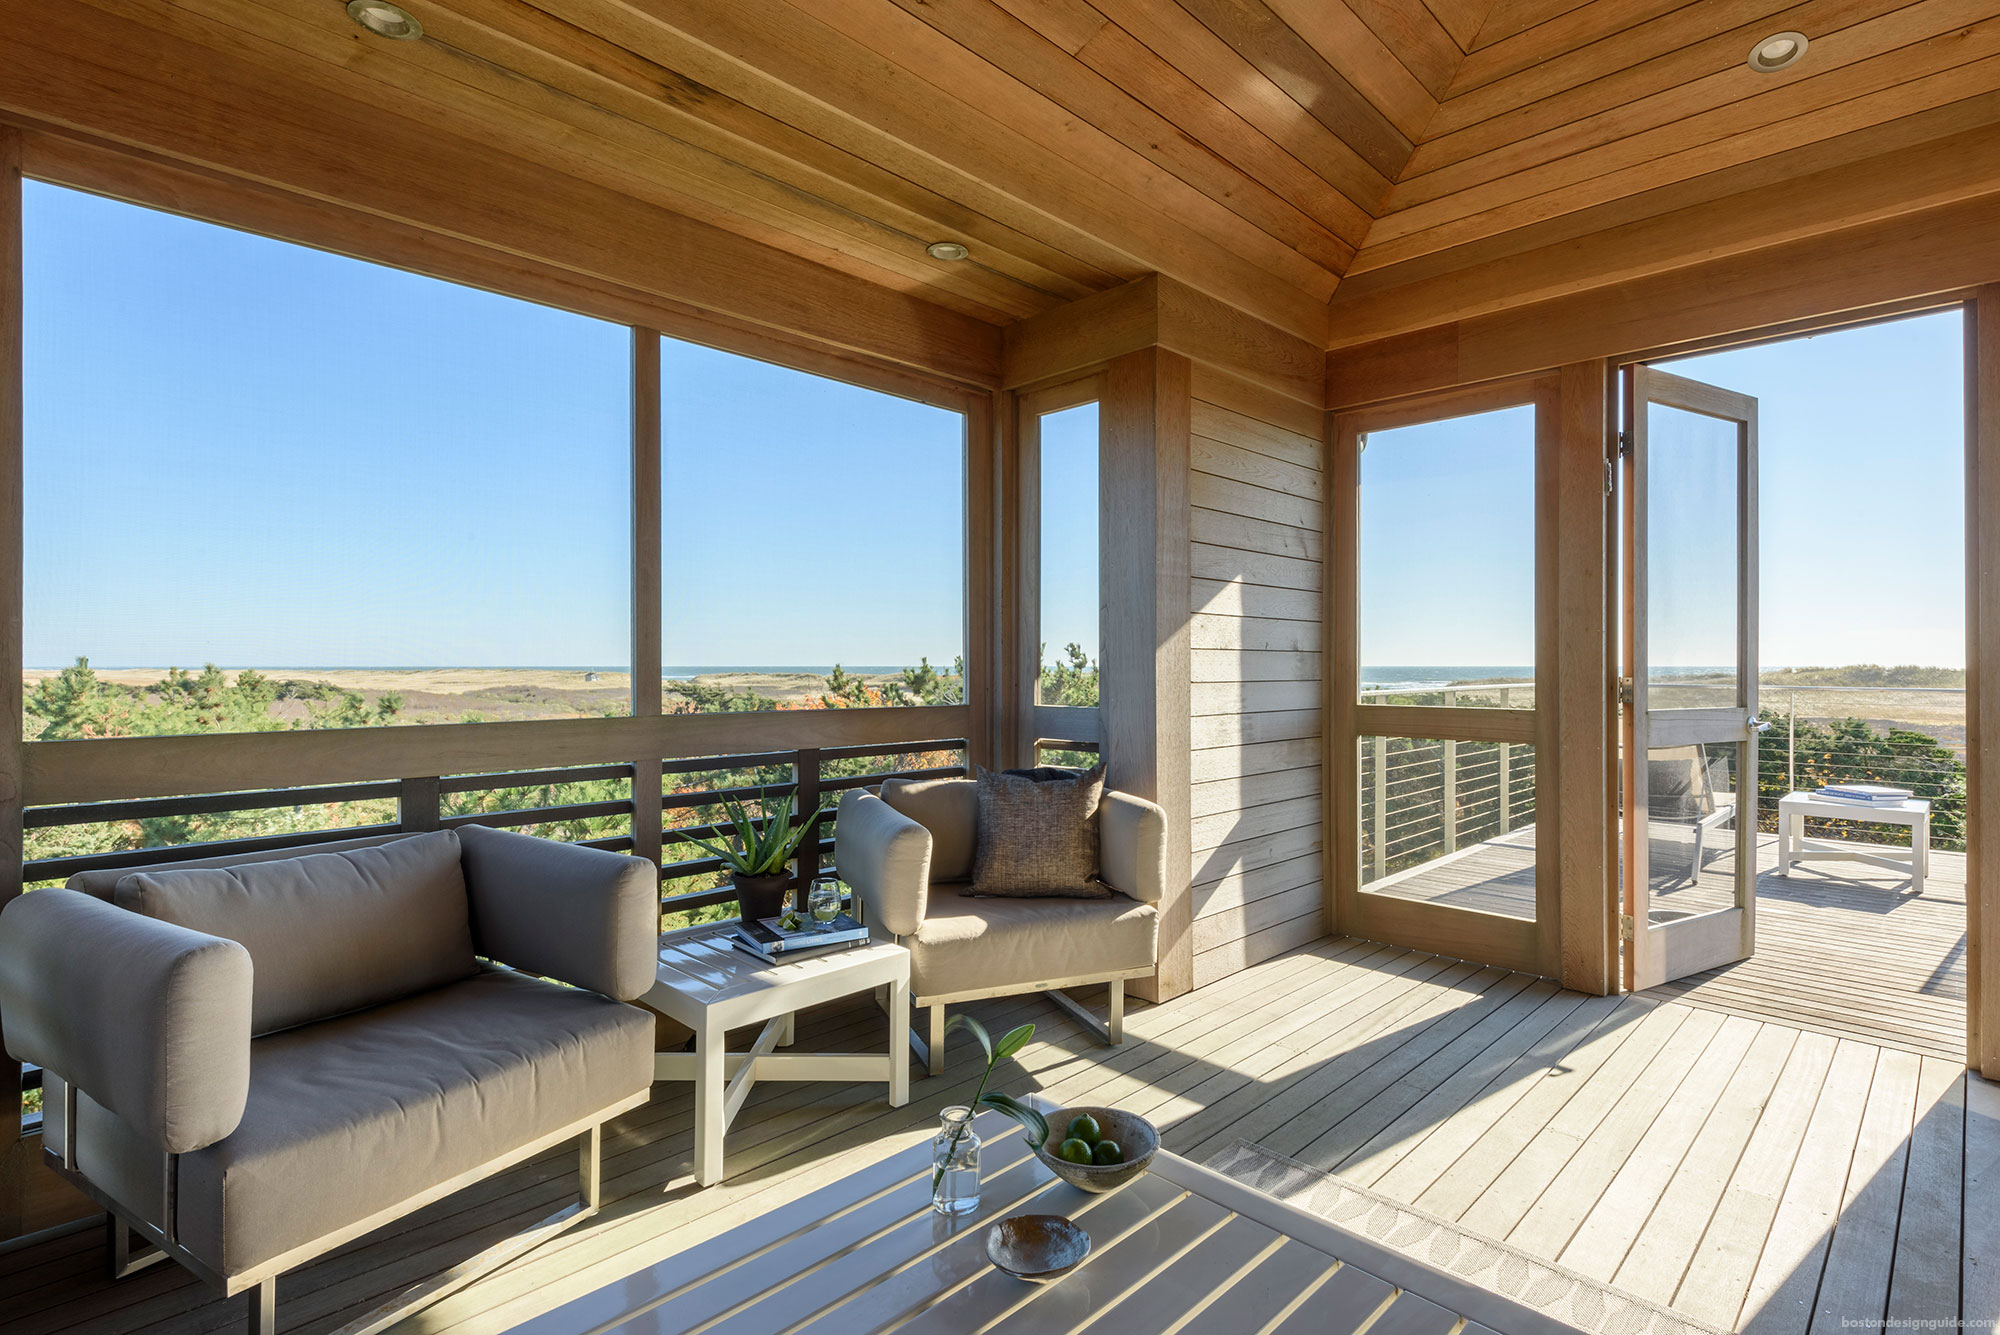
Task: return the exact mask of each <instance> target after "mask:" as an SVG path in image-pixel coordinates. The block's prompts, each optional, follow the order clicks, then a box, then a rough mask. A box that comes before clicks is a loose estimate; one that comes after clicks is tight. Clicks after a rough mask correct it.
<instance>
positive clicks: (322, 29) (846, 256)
mask: <svg viewBox="0 0 2000 1335" xmlns="http://www.w3.org/2000/svg"><path fill="white" fill-rule="evenodd" d="M77 2H78V3H91V4H95V5H96V7H98V8H100V9H103V10H105V11H106V12H108V13H113V14H125V15H126V16H129V17H132V18H134V19H135V21H139V22H143V23H144V24H145V25H146V26H147V27H149V28H154V29H157V30H159V31H162V32H167V33H171V34H173V35H175V36H178V37H181V38H184V39H185V40H187V41H190V42H193V43H196V44H199V45H204V46H209V47H223V48H227V49H231V50H233V51H234V52H235V53H237V54H240V55H245V56H249V57H251V58H254V59H256V60H257V61H258V62H259V63H262V64H268V65H269V66H270V67H271V68H273V69H277V70H282V71H283V72H284V73H285V74H286V75H287V76H288V77H289V78H291V79H293V80H296V81H298V82H300V83H302V84H305V85H309V86H311V87H313V88H317V89H320V90H322V91H325V92H328V93H331V94H334V95H338V96H348V97H353V98H355V99H357V100H359V101H361V102H363V103H365V104H367V105H368V106H371V107H374V108H376V109H378V110H381V111H387V112H392V113H395V114H398V115H403V116H407V117H409V118H411V119H413V120H422V121H426V122H429V123H431V124H434V125H437V126H438V127H440V128H442V129H446V130H449V131H451V132H453V133H455V134H460V135H463V136H465V137H466V138H469V139H473V140H476V141H478V142H481V143H484V144H486V145H487V146H489V147H491V148H495V149H499V150H501V151H503V152H508V153H512V154H515V155H518V156H521V157H525V158H529V159H530V160H533V161H536V162H542V163H545V164H547V165H548V166H550V167H553V168H555V169H557V170H559V171H562V172H564V173H566V174H568V175H571V176H575V177H577V178H579V179H582V180H587V181H591V182H594V183H595V184H598V185H602V186H605V187H606V188H608V189H612V190H616V191H618V192H619V193H621V194H625V195H629V196H631V197H632V198H634V199H640V200H644V201H646V202H648V203H651V204H656V205H659V206H660V207H662V208H667V209H672V210H674V211H675V212H677V213H682V214H685V215H687V216H688V217H690V218H695V219H698V220H700V221H702V222H706V223H710V224H713V225H715V226H718V227H722V228H725V229H727V230H729V231H733V232H736V233H738V234H740V235H743V236H746V237H748V238H749V239H751V240H753V241H760V242H762V243H764V244H766V245H770V246H774V247H777V248H779V249H784V250H789V251H792V252H793V253H795V254H798V255H800V256H802V257H803V258H805V259H809V260H812V261H813V262H815V263H818V264H824V265H826V266H827V267H829V268H832V269H837V270H840V271H842V272H845V273H848V274H851V275H852V276H854V277H856V278H859V279H861V280H862V281H864V282H869V283H873V284H876V285H878V286H881V287H887V288H891V289H894V290H899V291H905V292H911V293H913V294H918V295H921V296H923V297H924V298H925V299H926V300H931V301H936V302H938V303H939V304H940V305H944V306H947V307H949V308H951V309H953V310H957V311H959V312H961V313H963V314H966V315H971V316H973V317H974V318H976V319H981V320H985V321H986V322H988V323H990V324H1005V323H1007V322H1009V321H1011V320H1015V319H1019V318H1020V317H1022V316H1024V315H1032V314H1034V313H1035V312H1037V311H1041V310H1046V309H1047V308H1048V307H1050V306H1051V305H1055V304H1058V303H1060V302H1061V301H1064V300H1068V299H1071V298H1073V297H1074V296H1075V295H1077V294H1076V293H1075V292H1068V293H1057V292H1050V291H1047V290H1043V289H1040V288H1036V287H1034V286H1032V285H1030V284H1027V283H1023V282H1020V281H1018V280H1015V279H1013V278H1011V277H1009V276H1007V275H1005V274H1002V273H999V272H997V271H995V270H992V269H989V268H985V267H983V266H979V265H945V264H940V263H938V262H937V261H935V260H933V259H931V258H930V257H929V256H927V255H925V254H924V251H923V246H924V240H921V239H918V238H916V237H912V236H909V235H906V234H902V233H899V232H897V231H895V230H894V229H891V228H888V227H884V226H882V225H880V224H878V223H876V222H874V221H873V220H872V219H871V218H869V217H868V215H867V214H865V213H862V212H858V211H856V210H853V209H849V208H842V207H837V206H835V205H833V204H831V203H829V202H828V201H826V200H824V199H821V198H819V197H816V196H814V195H812V194H810V193H809V192H808V191H806V190H804V189H800V188H797V187H794V186H790V185H787V184H785V183H783V182H781V181H779V180H778V179H776V178H774V177H772V176H769V175H766V174H764V173H761V172H756V171H751V170H747V169H746V168H745V167H743V166H742V165H741V164H739V163H737V162H735V161H732V160H730V159H728V158H725V157H722V156H719V155H717V154H715V153H713V152H710V151H708V150H706V149H703V148H698V147H695V146H693V145H691V144H689V143H687V142H686V141H685V140H683V139H681V138H679V137H677V136H674V135H672V134H668V133H664V132H662V131H660V130H659V129H657V128H655V127H654V126H652V125H650V124H648V123H646V121H645V120H643V119H637V118H635V117H634V116H627V115H623V114H620V112H619V111H614V110H612V109H611V108H610V107H609V106H607V105H606V104H605V103H603V102H599V101H593V100H587V99H584V98H580V97H576V96H572V95H570V94H568V93H566V92H563V91H561V90H559V89H557V88H554V87H551V86H549V85H547V84H543V83H541V82H538V81H536V80H534V79H532V78H528V77H525V76H523V75H521V74H519V73H516V72H514V71H513V70H511V69H508V68H506V67H503V66H501V65H498V64H495V63H493V62H490V61H487V60H483V59H480V58H477V57H471V56H468V55H467V53H465V52H463V51H461V50H459V49H456V48H454V47H452V46H450V45H447V44H446V41H445V39H444V38H443V37H442V36H441V35H437V34H435V33H434V31H433V29H426V36H427V37H430V38H432V40H426V41H423V42H374V41H369V40H368V39H367V38H366V36H365V35H363V34H362V33H361V32H360V31H359V30H358V29H356V28H355V26H354V24H353V23H352V22H351V21H350V20H349V19H348V18H347V15H346V13H345V12H344V11H343V10H341V9H340V8H339V7H337V6H331V5H328V6H313V7H309V8H304V9H302V8H301V7H300V6H298V5H296V4H290V3H276V4H273V3H267V0H178V3H176V4H175V5H172V6H168V7H163V8H159V9H156V10H149V9H146V8H143V7H140V6H136V5H133V4H131V3H129V0H77ZM450 17H451V16H449V15H433V16H432V18H433V20H434V21H435V20H438V19H443V20H446V21H447V22H448V20H449V19H450ZM437 26H446V24H443V23H435V22H434V27H437ZM653 105H659V104H658V103H654V104H653ZM623 110H626V111H632V112H634V113H636V114H637V115H638V116H643V115H644V113H645V112H646V110H647V107H646V105H644V104H643V102H642V104H641V105H639V106H636V107H634V106H631V105H629V104H628V105H625V106H624V107H623Z"/></svg>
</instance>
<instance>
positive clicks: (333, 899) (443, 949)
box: [113, 830, 479, 1034]
mask: <svg viewBox="0 0 2000 1335" xmlns="http://www.w3.org/2000/svg"><path fill="white" fill-rule="evenodd" d="M113 897H114V899H115V900H116V902H117V903H118V905H119V906H120V907H122V908H127V909H131V910H132V911H134V912H137V913H143V914H145V915H147V916H148V917H152V918H159V919H162V920H163V921H166V922H171V923H177V924H179V925H180V926H182V927H188V928H192V929H193V930H195V931H197V932H206V933H208V934H209V935H211V936H221V937H227V938H228V939H230V940H232V941H238V942H241V943H242V945H243V947H244V948H245V949H246V950H248V951H249V952H250V963H251V967H252V970H253V978H252V987H251V1000H250V1030H251V1033H253V1034H269V1033H274V1032H276V1031H277V1030H280V1029H290V1028H292V1027H293V1026H294V1025H301V1024H307V1023H309V1022H311V1021H313V1020H324V1019H328V1018H330V1017H332V1016H335V1015H345V1014H346V1013H347V1012H349V1011H356V1010H361V1009H363V1008H364V1007H368V1006H377V1005H380V1004H382V1003H383V1002H387V1001H394V1000H396V999H398V998H400V997H406V996H409V995H411V994H412V993H415V992H422V991H425V990H426V989H429V988H433V987H441V986H443V985H444V984H446V983H450V982H455V981H457V980H459V979H461V978H468V977H470V976H471V975H472V974H473V973H475V972H476V971H477V970H478V967H479V966H478V963H477V961H476V960H475V959H474V958H473V953H472V927H471V920H470V915H469V913H468V911H467V907H466V895H465V874H464V872H463V871H462V870H461V869H460V866H459V859H458V836H457V835H456V834H454V833H453V832H452V831H450V830H440V831H438V832H436V833H434V834H423V835H417V836H414V837H412V838H408V839H398V840H395V841H394V842H391V843H384V844H379V845H376V846H374V847H370V848H355V849H349V850H347V851H345V852H340V853H311V854H307V855H306V856H304V857H294V858H284V859H280V860H276V861H271V862H251V863H241V864H238V865H236V866H233V867H207V868H191V869H183V870H172V871H146V872H135V873H133V874H132V875H130V876H127V877H125V878H124V879H123V880H121V881H120V882H118V887H117V889H116V891H115V892H114V896H113Z"/></svg>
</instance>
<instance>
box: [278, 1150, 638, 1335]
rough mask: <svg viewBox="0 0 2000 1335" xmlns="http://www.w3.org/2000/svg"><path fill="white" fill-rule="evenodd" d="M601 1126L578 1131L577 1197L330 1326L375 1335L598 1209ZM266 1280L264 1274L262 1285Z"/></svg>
mask: <svg viewBox="0 0 2000 1335" xmlns="http://www.w3.org/2000/svg"><path fill="white" fill-rule="evenodd" d="M603 1153H604V1127H603V1124H602V1123H600V1124H598V1125H597V1126H593V1127H591V1128H590V1129H589V1130H588V1131H585V1132H583V1133H582V1134H581V1135H579V1136H578V1137H577V1142H576V1203H575V1204H573V1205H565V1206H564V1207H563V1208H562V1209H560V1210H558V1211H556V1212H555V1213H554V1214H552V1215H550V1216H549V1217H548V1218H547V1219H544V1220H542V1222H541V1223H539V1224H535V1225H532V1226H530V1227H529V1228H526V1229H524V1230H522V1231H521V1232H519V1233H516V1234H515V1235H514V1236H512V1237H510V1238H503V1239H501V1240H500V1241H499V1242H496V1243H494V1244H493V1245H492V1246H491V1247H488V1248H487V1249H486V1250H485V1251H483V1252H480V1253H479V1254H478V1255H476V1256H471V1257H468V1258H466V1259H465V1260H463V1261H461V1262H459V1263H458V1264H457V1265H455V1266H453V1267H452V1268H451V1269H449V1270H447V1271H445V1272H444V1273H443V1274H441V1275H436V1276H433V1277H432V1278H430V1279H427V1280H425V1281H424V1282H423V1283H421V1284H418V1285H416V1286H415V1287H414V1288H411V1289H407V1290H405V1291H404V1292H402V1293H401V1294H399V1295H397V1296H396V1297H394V1298H391V1299H390V1300H389V1301H388V1302H386V1303H384V1304H382V1305H381V1306H380V1307H377V1308H376V1309H375V1310H374V1311H372V1312H369V1313H368V1314H367V1315H365V1316H360V1317H356V1318H355V1319H354V1320H352V1321H350V1322H348V1323H347V1324H346V1325H344V1326H342V1327H341V1328H340V1329H339V1330H337V1331H335V1332H334V1333H333V1335H377V1332H379V1331H383V1330H386V1329H388V1328H389V1327H390V1326H393V1325H395V1324H396V1323H397V1322H398V1321H401V1320H402V1319H403V1318H404V1317H407V1316H409V1315H410V1314H411V1313H412V1312H416V1311H420V1310H421V1309H423V1308H426V1307H429V1306H430V1305H431V1304H432V1303H435V1302H438V1301H440V1300H442V1299H444V1298H446V1297H448V1296H450V1295H451V1294H454V1293H457V1292H458V1291H459V1290H460V1289H462V1288H464V1287H465V1286H466V1285H468V1284H470V1283H472V1281H473V1280H475V1279H478V1278H479V1277H480V1276H482V1275H486V1274H490V1273H491V1272H493V1271H495V1270H498V1269H499V1268H500V1267H501V1266H503V1265H506V1264H507V1263H508V1262H510V1261H513V1260H515V1259H517V1258H519V1257H522V1256H525V1255H527V1254H528V1253H529V1252H531V1251H533V1250H534V1249H535V1248H537V1247H539V1246H541V1245H542V1244H543V1243H545V1242H547V1241H548V1240H549V1239H550V1238H553V1237H555V1236H556V1235H557V1234H559V1233H561V1232H563V1230H565V1229H567V1228H569V1227H571V1226H572V1225H575V1224H580V1223H582V1222H583V1221H584V1220H586V1219H589V1218H590V1217H591V1216H593V1215H595V1214H596V1213H597V1211H598V1207H599V1205H600V1203H601V1202H602V1199H603V1192H604V1165H603ZM270 1283H271V1281H269V1280H266V1281H265V1285H267V1286H268V1285H269V1284H270ZM271 1329H272V1328H271V1327H254V1326H253V1328H252V1335H270V1331H271Z"/></svg>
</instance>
